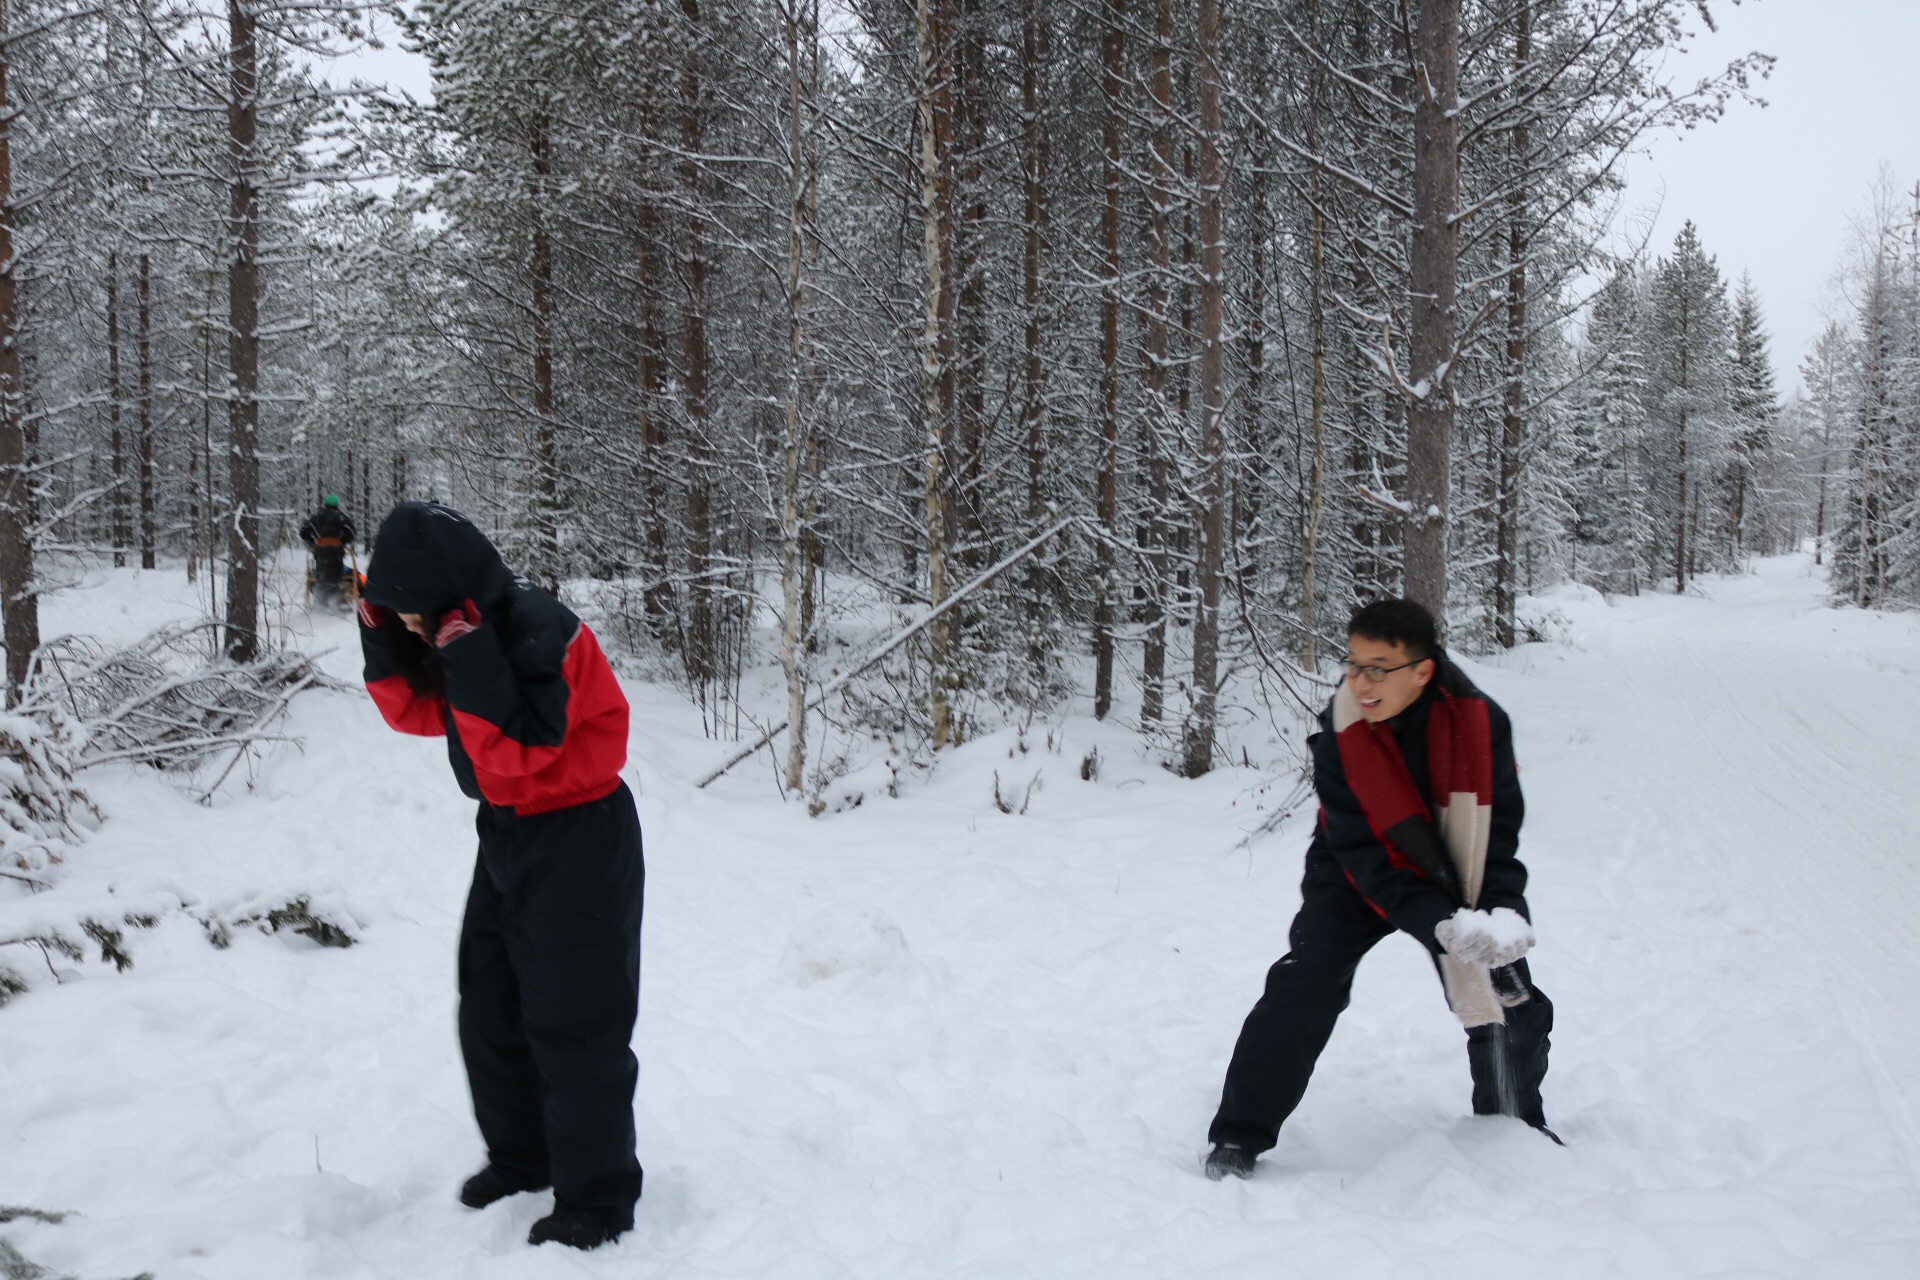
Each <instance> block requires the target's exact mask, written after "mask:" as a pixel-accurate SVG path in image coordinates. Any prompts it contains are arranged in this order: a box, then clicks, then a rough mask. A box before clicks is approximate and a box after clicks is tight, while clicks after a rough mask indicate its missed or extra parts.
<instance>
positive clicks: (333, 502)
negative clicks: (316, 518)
mask: <svg viewBox="0 0 1920 1280" xmlns="http://www.w3.org/2000/svg"><path fill="white" fill-rule="evenodd" d="M321 505H322V506H327V507H337V506H339V505H340V495H339V494H337V493H330V494H328V495H327V496H326V498H325V500H323V501H322V503H321Z"/></svg>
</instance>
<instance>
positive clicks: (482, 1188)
mask: <svg viewBox="0 0 1920 1280" xmlns="http://www.w3.org/2000/svg"><path fill="white" fill-rule="evenodd" d="M550 1185H551V1184H550V1183H549V1182H548V1181H547V1180H546V1179H545V1178H530V1177H527V1176H526V1175H525V1174H519V1173H514V1172H512V1171H510V1170H507V1169H502V1168H501V1167H500V1166H499V1165H497V1164H490V1165H488V1166H487V1167H486V1168H484V1169H482V1170H481V1171H480V1172H478V1173H476V1174H474V1175H473V1176H472V1177H471V1178H468V1179H467V1180H466V1181H465V1182H463V1183H461V1184H460V1203H461V1204H463V1205H465V1206H467V1208H469V1209H484V1208H486V1207H487V1206H488V1205H490V1204H492V1203H493V1202H494V1201H496V1200H505V1199H506V1198H507V1197H508V1196H516V1195H519V1194H520V1193H521V1192H522V1191H545V1190H546V1189H547V1188H548V1186H550Z"/></svg>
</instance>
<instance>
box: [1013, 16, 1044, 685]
mask: <svg viewBox="0 0 1920 1280" xmlns="http://www.w3.org/2000/svg"><path fill="white" fill-rule="evenodd" d="M1043 3H1044V0H1025V5H1024V7H1023V9H1022V15H1021V16H1022V21H1021V31H1020V108H1021V157H1020V172H1021V180H1022V181H1021V186H1022V195H1023V200H1022V205H1021V215H1022V222H1023V224H1024V225H1023V228H1022V230H1023V233H1024V235H1023V245H1022V253H1021V282H1020V283H1021V302H1022V304H1023V306H1024V309H1025V311H1026V325H1025V329H1024V333H1023V338H1024V342H1025V348H1026V351H1025V354H1026V362H1025V368H1024V369H1023V371H1022V373H1023V377H1022V383H1023V385H1022V388H1021V391H1022V396H1021V415H1020V416H1021V421H1022V423H1023V425H1024V427H1025V430H1024V433H1023V434H1024V435H1025V443H1026V453H1027V521H1028V524H1029V526H1030V527H1038V526H1039V524H1040V522H1041V521H1043V520H1045V519H1046V517H1047V513H1048V502H1047V409H1048V404H1047V366H1046V340H1045V337H1046V335H1045V324H1046V318H1047V317H1046V308H1045V301H1044V294H1043V288H1044V284H1043V269H1044V263H1045V258H1046V252H1047V234H1048V199H1047V178H1048V172H1047V171H1048V167H1049V161H1050V159H1051V156H1050V154H1049V148H1050V145H1051V144H1050V140H1049V137H1048V133H1047V123H1046V108H1047V104H1046V101H1045V86H1044V84H1043V81H1044V77H1045V72H1046V62H1047V59H1048V57H1049V56H1050V55H1051V53H1052V40H1051V38H1050V34H1049V32H1048V30H1047V24H1048V21H1049V19H1048V17H1047V15H1046V14H1045V13H1043V12H1042V8H1041V6H1042V4H1043ZM1026 579H1027V581H1026V588H1027V590H1026V596H1027V599H1026V612H1027V617H1026V625H1027V679H1028V685H1029V688H1030V691H1031V693H1032V696H1033V697H1034V699H1035V700H1036V701H1037V700H1038V698H1039V696H1040V692H1041V690H1042V689H1044V688H1045V686H1046V680H1047V671H1048V665H1049V662H1048V653H1049V644H1048V637H1047V614H1048V611H1047V568H1046V565H1045V564H1044V563H1043V562H1042V561H1041V559H1040V557H1039V556H1037V555H1036V556H1034V557H1033V558H1032V559H1030V560H1028V561H1027V568H1026Z"/></svg>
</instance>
